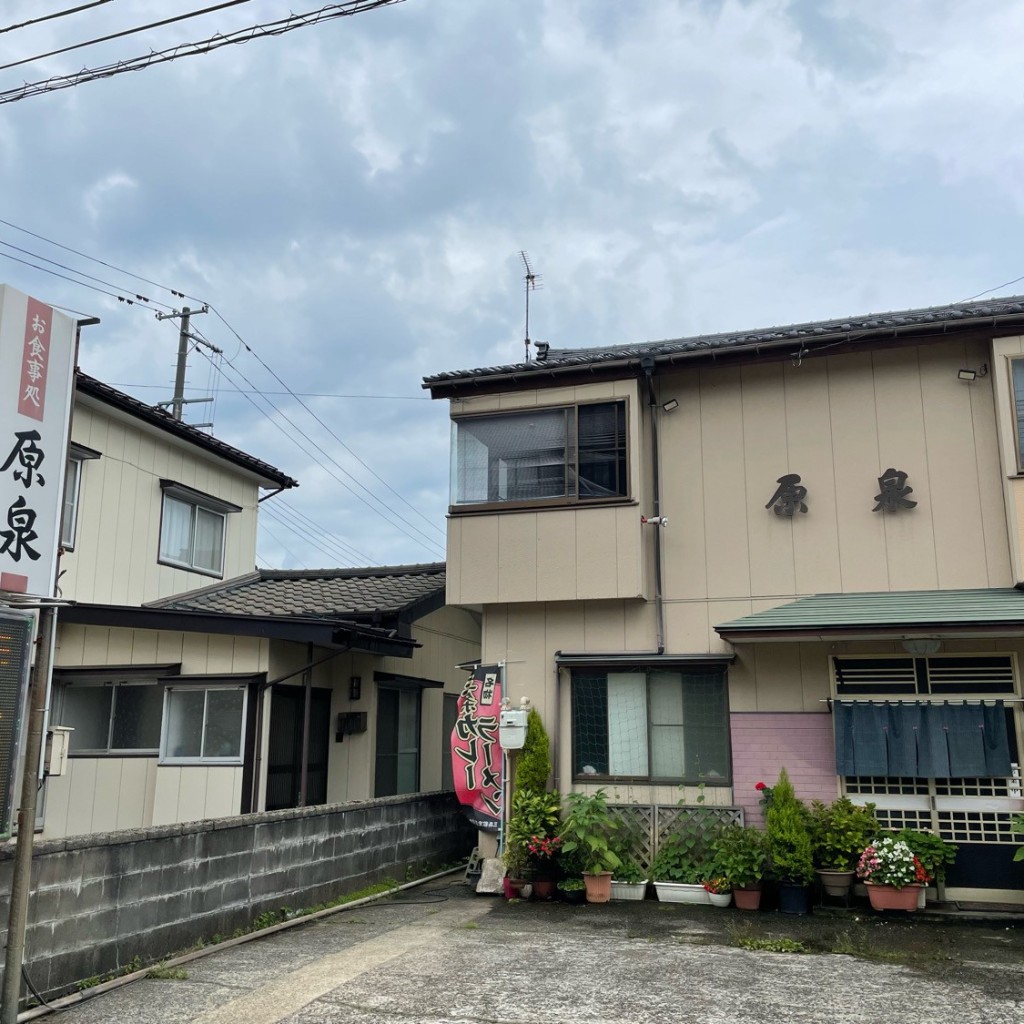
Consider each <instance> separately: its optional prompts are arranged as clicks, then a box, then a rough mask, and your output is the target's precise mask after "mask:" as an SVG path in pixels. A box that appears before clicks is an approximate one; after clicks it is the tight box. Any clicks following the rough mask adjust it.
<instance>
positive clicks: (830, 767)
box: [730, 711, 839, 827]
mask: <svg viewBox="0 0 1024 1024" xmlns="http://www.w3.org/2000/svg"><path fill="white" fill-rule="evenodd" d="M730 728H731V731H732V774H733V779H732V791H733V802H734V803H735V804H736V805H737V806H738V807H742V808H743V816H744V821H745V822H746V824H748V825H757V826H758V827H763V826H764V815H763V814H762V813H761V805H760V802H759V800H760V797H759V795H758V792H757V790H756V789H755V788H754V787H755V786H756V785H757V783H758V782H765V783H767V784H768V785H769V786H771V785H772V784H773V783H774V782H775V781H776V780H777V779H778V777H779V770H780V769H781V768H785V769H786V771H787V772H788V773H789V778H790V780H791V781H792V783H793V788H794V789H795V790H796V795H797V796H798V797H800V799H801V800H803V801H805V802H806V803H808V804H809V803H810V802H811V801H812V800H823V801H824V802H825V803H830V802H831V801H833V800H835V798H836V797H837V796H838V795H839V788H838V786H839V780H838V778H837V777H836V753H835V745H834V741H833V738H832V716H831V715H830V714H829V713H828V712H824V713H818V712H772V711H758V712H754V711H751V712H736V713H734V714H732V715H731V716H730Z"/></svg>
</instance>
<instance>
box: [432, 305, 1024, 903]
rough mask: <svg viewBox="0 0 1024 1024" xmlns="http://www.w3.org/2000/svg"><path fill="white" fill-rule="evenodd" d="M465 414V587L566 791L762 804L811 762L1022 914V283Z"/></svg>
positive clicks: (965, 896) (463, 397)
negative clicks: (538, 717) (1016, 818)
mask: <svg viewBox="0 0 1024 1024" xmlns="http://www.w3.org/2000/svg"><path fill="white" fill-rule="evenodd" d="M424 386H425V387H426V388H428V389H429V390H430V393H431V395H432V396H433V397H435V398H446V399H448V400H449V401H450V412H451V420H452V446H453V447H452V478H451V506H450V517H449V526H448V562H447V564H448V600H449V602H450V603H451V604H455V605H459V606H462V607H466V608H472V609H476V610H479V611H480V612H481V613H482V616H483V650H482V656H483V660H484V662H486V663H503V664H504V665H505V676H506V680H507V690H506V692H507V693H508V694H509V695H510V696H511V697H512V699H513V701H514V702H515V701H517V700H518V698H519V697H520V696H522V695H525V696H528V697H530V698H531V700H532V701H533V702H534V704H535V705H536V706H537V707H538V708H539V709H540V710H541V712H542V713H543V715H544V717H545V721H546V723H547V725H548V729H549V732H550V733H551V735H552V737H553V742H554V745H555V749H554V759H553V760H554V784H555V786H556V788H558V789H560V790H563V791H567V790H570V789H577V790H580V789H590V788H594V787H598V786H601V787H604V788H605V789H607V791H608V793H609V796H610V798H611V800H612V802H614V803H619V804H632V805H635V806H636V807H638V808H649V809H650V811H649V820H650V821H651V822H652V823H653V824H652V830H653V834H652V842H654V843H656V842H657V835H658V825H657V821H658V808H659V807H661V806H664V805H675V804H676V803H677V802H679V801H682V802H684V803H693V802H695V801H696V800H697V798H698V796H699V795H701V794H703V797H704V799H705V800H706V801H707V803H709V804H712V805H719V806H723V807H736V808H741V809H742V810H743V811H744V812H745V815H746V820H747V821H757V820H759V807H758V793H757V791H756V790H755V784H756V783H757V782H759V781H762V780H763V781H765V782H767V783H769V784H771V783H772V782H773V781H774V779H775V778H776V776H777V773H778V770H779V769H780V768H781V767H785V768H787V770H788V771H789V773H790V775H791V776H792V777H793V779H794V782H795V784H796V786H797V790H798V793H799V794H800V795H801V796H803V797H804V798H805V799H807V800H810V799H813V798H821V799H823V800H826V801H828V800H832V799H834V798H835V797H836V796H837V795H839V794H843V793H845V794H849V795H850V796H851V797H852V798H853V799H854V800H857V801H860V802H863V801H873V802H874V803H875V804H876V805H877V806H878V809H879V811H878V813H879V815H880V817H881V818H882V819H883V821H884V822H886V823H888V824H890V825H893V826H896V827H902V826H903V825H908V826H911V827H926V828H932V829H935V830H936V831H937V832H939V833H940V834H941V835H942V836H944V837H945V838H947V839H949V840H951V841H953V842H955V843H957V844H958V845H959V847H960V853H959V857H958V860H957V863H956V865H955V867H954V868H953V869H952V870H951V871H950V873H949V876H948V893H949V895H950V896H951V898H954V899H961V900H971V899H974V900H992V901H1013V902H1017V903H1024V891H1022V883H1024V877H1022V872H1021V870H1020V867H1021V866H1020V865H1019V864H1018V865H1014V864H1013V863H1012V856H1013V851H1014V849H1015V845H1016V842H1019V840H1017V839H1015V838H1014V837H1013V836H1011V832H1010V821H1011V815H1012V813H1013V812H1014V811H1019V810H1020V809H1022V808H1024V803H1022V801H1021V790H1020V770H1019V765H1020V760H1021V758H1020V754H1021V751H1022V750H1024V746H1022V744H1024V713H1022V704H1021V696H1022V687H1021V656H1022V654H1024V592H1022V590H1021V589H1020V588H1022V587H1024V537H1022V529H1024V299H1022V298H1008V299H998V300H991V301H986V302H974V303H964V304H960V305H956V306H950V307H941V308H935V309H924V310H909V311H906V312H900V313H885V314H880V315H875V316H867V317H854V318H846V319H841V320H830V321H822V322H819V323H807V324H797V325H793V326H788V327H779V328H771V329H766V330H757V331H742V332H737V333H730V334H717V335H710V336H703V337H695V338H683V339H678V340H672V341H662V342H651V343H642V344H630V345H621V346H611V347H605V348H590V349H577V350H556V349H554V348H549V347H548V346H546V345H540V346H538V357H537V359H536V360H535V361H531V362H527V363H517V364H512V365H507V366H498V367H489V368H484V369H475V370H465V371H454V372H446V373H440V374H437V375H435V376H431V377H429V378H427V379H426V380H425V383H424Z"/></svg>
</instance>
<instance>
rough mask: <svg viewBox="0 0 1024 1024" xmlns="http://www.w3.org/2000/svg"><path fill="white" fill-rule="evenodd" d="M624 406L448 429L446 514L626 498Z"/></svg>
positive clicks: (529, 413)
mask: <svg viewBox="0 0 1024 1024" xmlns="http://www.w3.org/2000/svg"><path fill="white" fill-rule="evenodd" d="M626 452H627V440H626V403H625V402H624V401H616V402H594V403H589V404H586V405H572V406H560V407H557V408H547V409H529V410H523V411H522V412H512V413H497V414H493V415H486V416H467V417H460V418H459V419H456V420H454V421H453V422H452V472H451V489H452V493H451V503H452V506H453V507H454V508H464V507H467V506H477V507H479V506H482V505H493V504H501V505H507V504H511V503H517V504H537V503H543V504H573V503H577V502H595V501H596V502H600V501H609V500H621V499H623V498H626V497H628V496H629V478H628V474H627V459H626Z"/></svg>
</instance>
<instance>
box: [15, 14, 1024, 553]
mask: <svg viewBox="0 0 1024 1024" xmlns="http://www.w3.org/2000/svg"><path fill="white" fill-rule="evenodd" d="M86 2H87V0H6V2H5V3H4V4H3V5H2V6H3V10H2V13H0V65H11V64H15V63H17V66H14V67H4V68H3V69H0V100H3V99H4V98H5V97H9V96H11V95H12V93H11V92H10V91H11V90H17V89H18V88H19V87H21V86H23V85H24V84H25V83H35V82H40V81H44V80H47V79H50V78H51V77H52V76H58V75H68V74H72V73H75V72H77V71H79V70H81V69H82V68H96V67H100V66H104V65H108V64H111V63H113V62H116V61H120V60H128V59H131V58H135V57H139V56H140V55H144V54H147V53H150V52H151V51H155V52H163V51H165V50H168V49H169V48H171V47H174V46H179V45H184V44H188V43H192V42H195V41H198V40H206V39H209V38H211V37H213V36H215V35H216V34H221V35H225V34H228V33H231V32H236V31H239V30H242V29H246V28H248V27H250V26H253V25H261V24H266V23H270V22H275V21H279V20H280V19H282V18H286V17H287V16H288V15H289V13H291V12H294V13H297V14H300V13H305V12H307V11H316V10H318V9H320V8H321V7H323V6H324V5H323V3H322V2H318V0H310V2H309V3H308V5H306V4H302V3H300V2H298V0H245V2H237V3H235V4H234V6H232V7H229V8H227V9H225V10H222V11H217V12H212V13H209V14H205V15H203V16H200V17H194V18H190V19H187V20H183V21H179V22H176V23H174V24H169V25H164V26H161V27H154V28H149V29H147V30H146V31H143V32H140V33H137V34H133V35H129V36H124V37H122V38H118V39H112V40H109V41H106V42H103V43H99V44H96V45H90V46H87V47H84V48H79V49H75V50H72V51H70V52H65V53H63V54H57V55H54V56H49V57H45V56H42V55H44V54H46V53H48V52H49V51H53V50H59V49H63V48H65V47H70V46H73V45H74V44H77V43H81V42H85V41H89V40H93V39H97V38H99V37H103V36H108V35H113V34H115V33H120V32H123V31H124V30H125V29H129V28H135V27H138V26H145V25H148V24H150V23H152V22H153V21H154V20H155V19H156V17H157V16H155V15H154V14H153V10H154V7H155V5H153V4H152V3H151V2H144V0H138V2H136V0H106V2H99V3H97V4H96V5H95V6H90V7H89V8H88V9H86V10H82V11H79V12H78V13H75V14H71V15H67V16H64V17H59V18H53V19H50V20H47V21H44V22H41V23H36V24H31V25H26V26H24V27H13V26H17V25H19V24H21V23H22V22H26V21H29V20H32V19H38V18H41V17H43V16H44V15H45V14H51V13H56V12H59V11H62V10H67V9H69V8H73V7H78V6H81V5H83V4H84V3H86ZM217 2H218V0H204V2H203V3H202V4H199V3H197V2H193V0H163V2H162V3H161V4H160V5H159V11H160V13H159V17H160V18H171V17H173V16H175V15H178V14H185V13H188V12H191V11H194V10H196V9H199V8H207V7H211V6H214V5H215V4H216V3H217ZM1022 38H1024V5H1022V4H1020V3H1017V2H1014V0H986V2H985V3H984V4H964V3H962V2H960V0H900V3H898V4H893V3H891V2H889V0H745V2H743V0H628V2H623V0H404V2H400V3H395V4H391V5H389V6H386V7H381V8H379V9H376V10H366V11H362V12H360V13H355V14H352V15H350V16H346V17H338V18H333V19H330V20H326V21H323V22H321V23H320V24H318V25H312V26H309V27H303V28H298V29H296V30H294V31H291V32H288V33H285V34H282V35H278V36H275V37H273V38H256V39H253V41H251V42H248V43H246V44H245V45H231V46H224V47H222V48H220V49H217V50H215V51H213V52H210V53H205V54H201V55H197V56H183V57H181V58H180V59H178V60H175V61H171V62H166V63H162V64H159V65H153V66H150V67H147V68H144V69H142V70H138V71H133V72H131V73H125V74H119V75H114V76H111V77H108V78H104V79H101V80H98V81H92V82H84V83H82V84H79V85H76V86H74V87H73V88H67V89H62V90H53V91H48V92H44V93H41V94H36V95H30V96H28V97H26V98H24V99H20V100H18V101H16V102H6V103H0V282H3V283H6V284H10V285H12V286H14V287H15V288H18V289H20V290H22V291H26V292H28V293H29V294H32V295H34V296H36V297H37V298H39V299H41V300H43V301H44V302H47V303H50V304H53V305H58V306H61V307H63V308H67V309H70V310H74V311H76V312H77V313H79V314H84V315H88V316H97V317H99V318H100V319H101V321H102V322H101V323H100V324H99V325H96V326H91V327H87V328H84V329H83V335H82V348H81V354H80V365H81V367H82V369H83V370H84V371H85V372H86V373H89V374H91V375H93V376H95V377H98V378H99V379H101V380H103V381H105V382H107V383H109V384H112V385H114V386H116V387H118V388H120V389H121V390H123V391H126V392H127V393H129V394H131V395H133V396H135V397H137V398H139V399H141V400H142V401H145V402H147V403H150V404H155V403H157V402H159V401H166V400H167V399H169V398H170V397H171V394H172V391H173V381H174V372H175V365H174V364H175V359H176V354H177V346H178V326H177V321H176V320H174V319H164V320H158V319H157V318H156V315H155V314H156V313H157V312H161V313H167V312H173V311H174V310H180V309H181V307H182V306H183V305H185V304H188V305H190V306H191V307H192V308H196V307H198V306H201V305H202V304H203V303H208V304H209V305H210V307H211V311H210V312H208V313H206V314H203V315H197V316H195V317H193V319H192V325H193V327H194V328H195V329H196V330H197V331H198V332H199V333H201V335H202V337H203V338H204V339H206V341H208V342H209V343H210V344H212V345H213V346H215V347H217V348H219V349H221V354H217V353H215V352H213V351H211V350H209V349H207V348H206V347H205V346H199V347H198V349H197V350H196V351H194V352H193V353H192V354H191V355H190V358H189V375H188V381H189V390H188V392H187V393H188V395H189V396H190V397H196V398H198V397H207V396H214V397H215V402H213V403H196V404H192V405H190V406H188V407H187V409H186V412H185V419H186V420H188V421H190V422H193V423H204V422H207V421H209V420H210V419H212V421H213V424H214V425H213V428H212V429H213V433H215V434H216V436H218V437H220V438H222V439H223V440H225V441H227V442H229V443H231V444H234V445H236V446H238V447H240V448H242V449H243V450H245V451H247V452H249V453H250V454H252V455H255V456H257V457H259V458H261V459H264V460H265V461H267V462H270V463H271V464H272V465H274V466H277V467H278V468H280V469H282V470H283V471H285V472H286V473H288V474H289V475H291V476H292V477H295V478H296V479H298V481H299V483H300V486H299V487H298V488H297V489H295V490H293V491H291V492H288V493H286V494H283V495H281V496H278V497H275V498H273V499H271V500H270V501H267V502H264V503H263V505H262V506H261V528H260V537H259V543H258V564H259V565H261V566H265V567H270V568H294V569H302V568H321V567H333V566H361V565H382V564H409V563H419V562H431V561H436V560H440V559H442V558H443V557H444V529H445V513H446V511H447V506H448V445H449V416H448V408H447V403H446V402H443V401H431V400H429V398H428V393H427V392H425V391H424V390H423V389H422V387H421V383H422V378H423V377H424V376H427V375H430V374H434V373H439V372H442V371H445V370H455V369H467V368H473V367H481V366H492V365H499V364H505V363H513V362H517V361H520V360H522V358H523V356H524V351H525V347H524V341H523V339H524V328H525V325H524V299H525V282H524V277H523V275H524V268H523V265H522V262H521V259H520V256H519V253H520V251H526V252H527V253H528V254H529V259H530V262H531V265H532V268H533V270H534V271H535V272H536V273H537V274H539V275H540V281H541V287H540V288H539V289H538V290H537V291H535V292H534V293H533V294H532V295H531V298H530V336H531V337H532V338H534V339H535V340H542V341H546V342H548V343H549V344H550V345H551V346H552V347H554V348H572V347H574V346H592V345H616V344H628V343H636V342H642V341H653V340H659V339H664V338H679V337H687V336H690V335H695V334H701V333H708V332H715V331H731V330H744V329H754V328H760V327H769V326H774V325H778V324H787V323H795V322H802V321H807V320H815V319H824V318H831V317H841V316H845V315H855V314H865V313H871V312H882V311H887V310H893V309H909V308H916V307H920V306H929V305H939V304H945V303H950V302H956V301H960V300H963V299H966V298H968V297H971V296H975V295H977V294H979V293H985V294H986V295H1008V294H1015V293H1018V292H1024V280H1021V281H1019V282H1018V281H1017V280H1016V279H1019V278H1022V277H1024V252H1022V251H1021V248H1020V246H1019V245H1018V244H1017V237H1018V236H1020V235H1024V167H1022V162H1024V131H1022V128H1024V62H1022V61H1021V60H1020V53H1019V41H1020V40H1021V39H1022ZM27 58H33V59H30V60H28V61H27V62H26V63H20V62H23V61H26V59H27ZM69 250H75V251H69ZM46 261H50V262H46ZM82 275H89V276H88V277H83V276H82ZM132 275H135V276H132ZM172 290H173V291H172ZM173 292H179V293H184V294H185V295H186V296H188V298H186V299H182V298H180V297H179V296H177V295H175V294H173ZM136 295H141V296H144V297H145V298H146V299H148V300H149V301H148V302H146V301H141V300H135V296H136ZM122 299H132V300H133V301H132V303H131V304H128V303H127V302H125V301H122ZM240 392H246V394H242V393H240ZM253 392H255V393H253ZM289 392H290V393H289ZM294 396H299V397H294Z"/></svg>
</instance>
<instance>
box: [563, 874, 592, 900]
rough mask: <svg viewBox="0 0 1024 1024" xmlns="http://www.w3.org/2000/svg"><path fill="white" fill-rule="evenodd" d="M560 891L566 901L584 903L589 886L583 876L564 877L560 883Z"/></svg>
mask: <svg viewBox="0 0 1024 1024" xmlns="http://www.w3.org/2000/svg"><path fill="white" fill-rule="evenodd" d="M558 893H559V895H560V896H561V897H562V899H563V900H565V902H566V903H583V902H584V901H585V900H586V898H587V888H586V884H585V883H584V881H583V879H582V878H563V879H562V880H561V881H560V882H559V883H558Z"/></svg>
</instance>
